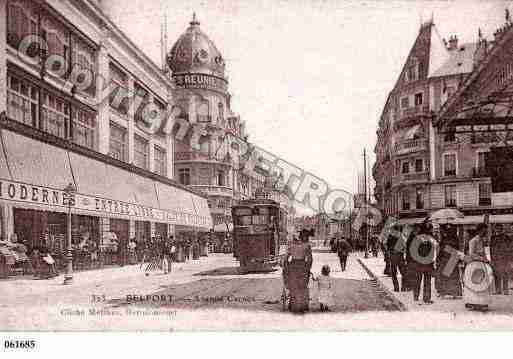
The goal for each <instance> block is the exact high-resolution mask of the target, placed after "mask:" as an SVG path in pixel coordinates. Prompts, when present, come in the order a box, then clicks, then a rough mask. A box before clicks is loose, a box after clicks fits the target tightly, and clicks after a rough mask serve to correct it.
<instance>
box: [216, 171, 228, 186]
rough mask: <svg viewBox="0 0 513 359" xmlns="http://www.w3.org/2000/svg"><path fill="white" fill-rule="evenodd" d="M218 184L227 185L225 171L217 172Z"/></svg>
mask: <svg viewBox="0 0 513 359" xmlns="http://www.w3.org/2000/svg"><path fill="white" fill-rule="evenodd" d="M217 185H218V186H226V175H225V173H224V171H218V172H217Z"/></svg>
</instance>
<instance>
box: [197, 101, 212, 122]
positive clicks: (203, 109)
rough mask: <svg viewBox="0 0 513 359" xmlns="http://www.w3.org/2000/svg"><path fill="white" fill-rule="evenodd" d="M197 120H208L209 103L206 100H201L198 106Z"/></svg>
mask: <svg viewBox="0 0 513 359" xmlns="http://www.w3.org/2000/svg"><path fill="white" fill-rule="evenodd" d="M198 122H210V105H209V103H208V100H201V102H200V104H199V106H198Z"/></svg>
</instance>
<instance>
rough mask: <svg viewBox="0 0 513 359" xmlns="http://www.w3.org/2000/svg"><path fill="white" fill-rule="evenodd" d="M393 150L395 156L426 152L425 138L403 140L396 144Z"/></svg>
mask: <svg viewBox="0 0 513 359" xmlns="http://www.w3.org/2000/svg"><path fill="white" fill-rule="evenodd" d="M394 149H395V152H396V154H402V153H409V152H416V151H422V150H426V149H427V140H426V139H425V138H415V139H409V140H403V141H401V142H398V143H396V144H395V147H394Z"/></svg>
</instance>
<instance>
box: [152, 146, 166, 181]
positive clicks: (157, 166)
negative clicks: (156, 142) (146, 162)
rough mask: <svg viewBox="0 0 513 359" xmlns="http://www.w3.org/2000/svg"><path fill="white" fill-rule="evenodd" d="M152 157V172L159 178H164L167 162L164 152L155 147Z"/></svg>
mask: <svg viewBox="0 0 513 359" xmlns="http://www.w3.org/2000/svg"><path fill="white" fill-rule="evenodd" d="M153 157H154V162H155V163H154V169H153V170H154V172H155V173H158V174H159V175H161V176H165V175H166V173H167V161H166V150H164V149H163V148H160V147H159V146H155V151H154V154H153Z"/></svg>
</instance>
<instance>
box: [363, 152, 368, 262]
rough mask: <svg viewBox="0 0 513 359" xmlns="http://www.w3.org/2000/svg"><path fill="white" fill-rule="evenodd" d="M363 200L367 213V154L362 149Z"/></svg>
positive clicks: (366, 254) (366, 233) (366, 253)
mask: <svg viewBox="0 0 513 359" xmlns="http://www.w3.org/2000/svg"><path fill="white" fill-rule="evenodd" d="M363 184H364V186H363V198H364V200H363V201H364V202H363V203H364V206H365V211H367V152H366V150H365V148H364V149H363ZM365 258H369V228H368V223H367V213H365Z"/></svg>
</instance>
